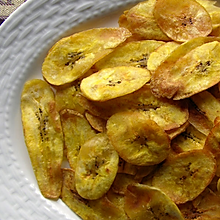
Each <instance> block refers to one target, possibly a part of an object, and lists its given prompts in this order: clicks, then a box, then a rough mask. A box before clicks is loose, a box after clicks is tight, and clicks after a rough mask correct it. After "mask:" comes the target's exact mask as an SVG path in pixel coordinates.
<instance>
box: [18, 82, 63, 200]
mask: <svg viewBox="0 0 220 220" xmlns="http://www.w3.org/2000/svg"><path fill="white" fill-rule="evenodd" d="M21 113H22V124H23V131H24V137H25V143H26V146H27V149H28V152H29V155H30V159H31V163H32V166H33V170H34V173H35V176H36V179H37V182H38V185H39V188H40V191H41V193H42V195H43V196H44V197H46V198H49V199H58V198H59V196H60V193H61V186H62V174H61V164H62V160H63V133H62V127H61V123H60V117H59V114H58V112H57V110H56V104H55V101H54V94H53V91H52V89H51V88H50V86H49V85H48V84H47V83H46V82H45V81H43V80H40V79H39V80H38V79H34V80H30V81H27V82H26V83H25V85H24V87H23V91H22V94H21Z"/></svg>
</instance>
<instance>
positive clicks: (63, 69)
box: [42, 28, 131, 85]
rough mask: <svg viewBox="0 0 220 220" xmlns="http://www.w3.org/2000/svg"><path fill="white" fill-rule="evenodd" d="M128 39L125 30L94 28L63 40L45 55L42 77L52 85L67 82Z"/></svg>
mask: <svg viewBox="0 0 220 220" xmlns="http://www.w3.org/2000/svg"><path fill="white" fill-rule="evenodd" d="M130 36H131V33H130V32H129V31H128V30H127V29H125V28H94V29H91V30H87V31H82V32H79V33H76V34H74V35H72V36H69V37H66V38H63V39H61V40H60V41H58V42H57V43H56V44H55V45H54V46H53V47H52V48H51V49H50V51H49V52H48V55H47V57H46V58H45V60H44V63H43V66H42V74H43V76H44V78H45V79H46V80H47V81H48V82H49V83H50V84H52V85H63V84H67V83H70V82H72V81H74V80H76V79H78V78H79V77H81V76H82V75H84V74H85V73H86V72H87V71H88V70H89V69H90V68H91V67H92V66H93V65H94V64H95V63H96V62H97V61H98V60H100V59H101V58H103V57H104V56H106V55H107V54H109V53H110V52H112V51H113V49H114V48H115V47H117V46H118V45H119V44H120V43H122V42H124V41H125V40H126V39H127V38H128V37H130Z"/></svg>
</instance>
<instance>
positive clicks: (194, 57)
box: [151, 38, 220, 100]
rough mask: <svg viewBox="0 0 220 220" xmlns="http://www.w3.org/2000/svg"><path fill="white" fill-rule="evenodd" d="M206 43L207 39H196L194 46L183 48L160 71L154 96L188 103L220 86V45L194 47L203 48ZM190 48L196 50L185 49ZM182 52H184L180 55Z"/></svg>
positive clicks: (154, 77) (155, 78)
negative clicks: (204, 92) (192, 98)
mask: <svg viewBox="0 0 220 220" xmlns="http://www.w3.org/2000/svg"><path fill="white" fill-rule="evenodd" d="M202 39H205V41H206V38H199V39H198V38H197V39H193V40H192V41H191V43H190V42H189V41H188V42H187V43H186V44H184V45H181V46H179V47H178V48H177V49H176V50H174V51H173V52H172V53H171V55H170V56H169V57H168V58H167V59H166V60H165V61H164V62H163V63H162V64H161V65H160V66H159V67H158V68H157V69H156V71H155V72H154V74H152V78H151V86H152V92H153V93H154V94H155V95H159V96H165V97H167V98H173V99H174V100H179V99H184V98H188V97H190V96H192V95H194V94H196V93H199V92H201V91H204V90H205V89H208V88H210V87H211V86H213V85H215V84H217V83H218V82H219V80H220V76H219V74H218V72H219V69H220V65H219V63H220V62H219V59H218V54H219V52H220V43H219V42H218V41H212V42H209V43H203V44H202V45H201V46H196V47H194V46H195V45H199V42H200V40H202ZM207 39H208V38H207ZM209 40H211V39H209ZM202 41H203V40H202ZM202 41H201V42H202ZM191 44H192V45H191ZM186 45H188V46H189V47H191V49H192V48H194V49H193V50H191V49H189V48H185V46H186ZM180 48H182V49H183V51H180V50H179V49H180ZM187 51H188V52H187ZM186 52H187V53H186ZM181 54H182V55H183V56H181ZM162 71H163V72H162ZM160 73H161V74H160Z"/></svg>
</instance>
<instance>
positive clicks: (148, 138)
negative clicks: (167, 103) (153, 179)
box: [107, 112, 170, 166]
mask: <svg viewBox="0 0 220 220" xmlns="http://www.w3.org/2000/svg"><path fill="white" fill-rule="evenodd" d="M107 134H108V136H109V138H110V140H111V143H112V144H113V146H114V147H115V149H116V151H117V152H118V154H119V156H120V157H121V158H122V159H124V160H125V161H127V162H128V163H131V164H134V165H139V166H147V165H154V164H158V163H160V162H162V161H163V160H164V159H166V157H167V156H168V153H169V149H170V141H169V138H168V135H167V134H166V133H165V131H164V130H163V129H162V128H161V127H160V126H159V125H157V124H156V122H154V121H152V120H150V119H148V118H147V117H145V116H143V115H142V114H141V113H139V112H119V113H116V114H114V115H113V116H111V117H110V118H109V120H108V121H107Z"/></svg>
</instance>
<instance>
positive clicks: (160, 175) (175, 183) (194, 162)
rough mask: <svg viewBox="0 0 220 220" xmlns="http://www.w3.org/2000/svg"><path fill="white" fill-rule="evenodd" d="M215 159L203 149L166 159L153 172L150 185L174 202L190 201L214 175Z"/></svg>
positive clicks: (203, 188)
mask: <svg viewBox="0 0 220 220" xmlns="http://www.w3.org/2000/svg"><path fill="white" fill-rule="evenodd" d="M215 171H216V161H215V159H214V157H213V155H212V154H211V153H210V152H208V151H205V150H191V151H187V152H184V153H180V154H178V155H177V156H174V157H171V158H170V159H168V160H167V161H166V162H165V163H164V164H162V166H161V167H160V168H159V169H158V170H157V171H156V172H155V174H154V176H153V179H152V185H153V186H154V187H157V188H159V189H161V190H162V191H163V192H164V193H166V194H167V196H169V197H170V198H171V199H172V200H173V201H174V202H175V203H176V204H181V203H185V202H187V201H192V200H193V199H195V198H196V197H197V196H198V195H199V194H200V193H202V192H203V190H205V188H206V187H207V186H208V185H209V183H210V182H211V181H212V179H213V177H214V176H215Z"/></svg>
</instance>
